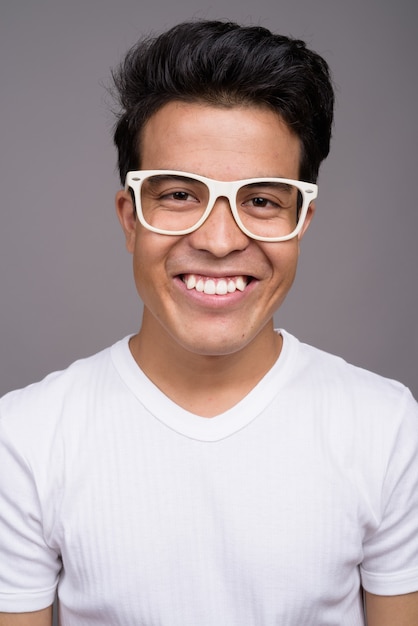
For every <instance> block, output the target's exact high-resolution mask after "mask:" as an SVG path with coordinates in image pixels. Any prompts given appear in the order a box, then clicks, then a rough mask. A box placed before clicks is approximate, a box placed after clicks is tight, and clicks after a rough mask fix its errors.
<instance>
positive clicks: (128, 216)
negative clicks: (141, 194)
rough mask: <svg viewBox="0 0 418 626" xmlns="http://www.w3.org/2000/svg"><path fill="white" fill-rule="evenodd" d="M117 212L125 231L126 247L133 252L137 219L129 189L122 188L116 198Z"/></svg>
mask: <svg viewBox="0 0 418 626" xmlns="http://www.w3.org/2000/svg"><path fill="white" fill-rule="evenodd" d="M115 205H116V213H117V216H118V219H119V222H120V225H121V226H122V230H123V232H124V233H125V241H126V249H127V250H128V252H133V251H134V248H135V237H136V226H137V219H136V214H135V207H134V204H133V201H132V197H131V194H130V193H129V191H125V190H123V189H121V190H120V191H118V192H117V194H116V198H115Z"/></svg>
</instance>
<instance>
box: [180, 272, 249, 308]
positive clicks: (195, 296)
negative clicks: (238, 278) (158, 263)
mask: <svg viewBox="0 0 418 626" xmlns="http://www.w3.org/2000/svg"><path fill="white" fill-rule="evenodd" d="M256 282H257V281H256V280H254V279H252V280H251V281H250V282H249V283H248V284H247V286H246V287H245V289H244V291H240V290H239V289H236V290H235V291H233V292H232V293H226V294H225V295H217V294H207V293H205V292H204V291H196V289H187V287H186V284H185V283H184V281H183V280H182V279H181V278H180V277H179V276H176V277H175V284H176V286H177V287H178V288H179V289H181V292H182V296H183V297H187V298H189V299H190V301H191V302H193V303H195V304H198V305H200V306H204V307H209V308H220V307H225V306H233V305H235V304H240V303H241V302H242V300H244V299H245V298H246V297H247V296H248V295H249V294H250V293H251V292H252V291H253V290H254V287H255V285H256Z"/></svg>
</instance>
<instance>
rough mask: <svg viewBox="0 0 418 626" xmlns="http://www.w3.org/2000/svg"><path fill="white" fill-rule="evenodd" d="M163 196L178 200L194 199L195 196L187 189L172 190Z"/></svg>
mask: <svg viewBox="0 0 418 626" xmlns="http://www.w3.org/2000/svg"><path fill="white" fill-rule="evenodd" d="M163 197H166V198H173V200H179V201H180V202H188V201H196V198H195V197H194V196H192V195H191V194H190V193H188V192H187V191H173V192H172V193H170V194H166V195H165V196H163Z"/></svg>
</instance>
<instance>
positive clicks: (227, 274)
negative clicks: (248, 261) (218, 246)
mask: <svg viewBox="0 0 418 626" xmlns="http://www.w3.org/2000/svg"><path fill="white" fill-rule="evenodd" d="M189 274H193V275H195V276H203V277H206V278H234V277H237V276H247V277H248V278H256V277H255V276H254V274H251V272H245V271H242V270H237V269H228V270H224V271H222V272H221V271H219V270H211V269H197V270H196V269H194V270H186V271H184V272H178V273H177V274H175V276H188V275H189Z"/></svg>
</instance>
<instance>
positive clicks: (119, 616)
mask: <svg viewBox="0 0 418 626" xmlns="http://www.w3.org/2000/svg"><path fill="white" fill-rule="evenodd" d="M282 334H283V337H284V343H283V350H282V353H281V355H280V357H279V359H278V360H277V362H276V364H275V365H274V366H273V368H272V369H271V370H270V371H269V372H268V374H267V375H266V376H265V377H264V378H263V379H262V380H261V381H260V383H259V384H258V385H257V386H256V387H255V388H254V389H253V390H252V391H251V392H250V393H249V394H248V395H247V396H246V397H245V398H244V399H243V400H242V401H241V402H239V403H238V404H237V405H236V406H234V407H233V408H232V409H230V410H229V411H227V412H225V413H223V414H222V415H219V416H216V417H214V418H210V419H209V418H202V417H198V416H196V415H193V414H191V413H188V412H187V411H185V410H183V409H182V408H180V407H179V406H177V405H176V404H174V403H173V402H172V401H171V400H169V399H168V398H167V397H166V396H164V395H163V394H162V393H161V392H160V391H159V390H158V389H157V387H155V386H154V385H153V384H152V383H151V381H150V380H149V379H148V378H147V377H146V376H145V375H144V374H143V373H142V372H141V370H140V369H139V368H138V366H137V365H136V363H135V361H134V359H133V358H132V356H131V353H130V351H129V347H128V338H126V339H124V340H122V341H120V342H118V343H117V344H115V345H114V346H112V347H111V348H109V349H107V350H105V351H103V352H101V353H99V354H97V355H95V356H93V357H91V358H89V359H84V360H81V361H77V362H76V363H74V364H73V365H72V366H71V367H69V368H68V369H67V370H66V371H64V372H58V373H54V374H51V375H50V376H48V377H47V378H46V379H45V380H44V381H42V382H40V383H38V384H36V385H31V386H30V387H27V388H26V389H23V390H20V391H17V392H12V393H11V394H8V395H6V396H5V397H4V398H3V399H2V400H1V401H0V611H6V612H24V611H33V610H38V609H41V608H44V607H46V606H48V605H49V604H51V603H52V601H53V599H54V594H55V590H56V586H57V584H58V593H59V598H60V613H61V624H62V626H93V625H95V626H97V625H100V626H118V625H120V626H151V625H152V626H156V625H158V626H222V625H225V626H273V625H275V626H276V625H277V624H280V626H301V625H302V624H303V626H327V625H329V626H331V625H332V626H336V625H337V624H338V625H339V626H360V625H363V623H364V618H363V614H362V604H361V594H360V585H361V584H363V586H364V587H365V588H366V589H367V590H368V591H370V592H372V593H376V594H382V595H396V594H403V593H408V592H411V591H415V590H418V407H417V404H416V402H415V401H414V399H413V398H412V396H411V394H410V392H409V391H408V390H407V389H406V388H404V387H403V386H402V385H400V384H399V383H396V382H393V381H388V380H386V379H383V378H381V377H379V376H377V375H375V374H371V373H370V372H367V371H365V370H361V369H359V368H355V367H353V366H351V365H348V364H347V363H345V362H344V361H343V360H342V359H340V358H337V357H334V356H331V355H329V354H326V353H324V352H321V351H319V350H316V349H314V348H312V347H309V346H307V345H305V344H301V343H299V342H298V341H297V339H295V338H294V337H292V336H291V335H289V334H288V333H286V332H284V331H282Z"/></svg>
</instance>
